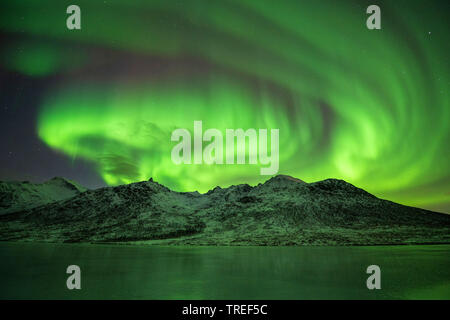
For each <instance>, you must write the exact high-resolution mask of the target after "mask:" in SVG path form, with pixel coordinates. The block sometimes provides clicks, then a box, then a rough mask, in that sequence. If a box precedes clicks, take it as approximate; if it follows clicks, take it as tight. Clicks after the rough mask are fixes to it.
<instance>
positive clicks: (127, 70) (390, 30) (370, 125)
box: [0, 0, 450, 212]
mask: <svg viewBox="0 0 450 320" xmlns="http://www.w3.org/2000/svg"><path fill="white" fill-rule="evenodd" d="M376 3H377V4H378V5H379V6H380V8H381V16H382V29H381V30H368V29H367V28H366V25H365V21H366V19H367V17H368V15H367V14H366V13H365V11H366V10H365V9H366V8H367V6H368V5H370V4H373V3H372V2H370V1H356V0H355V1H314V0H308V1H287V0H284V1H269V0H258V1H244V0H227V1H223V0H222V1H199V0H189V1H167V0H165V1H144V0H139V1H125V0H121V1H119V0H116V1H92V0H90V1H76V4H78V5H79V6H80V8H81V14H82V18H81V19H82V22H81V24H82V29H81V30H72V31H70V30H67V28H66V26H65V19H66V18H67V14H66V13H65V12H66V11H65V9H66V8H67V6H68V5H70V4H73V3H72V2H70V1H36V0H33V1H25V0H17V1H13V2H10V3H8V4H6V3H2V4H1V5H0V8H1V11H0V29H1V32H2V38H3V40H4V41H2V42H3V43H2V49H1V56H0V58H1V67H2V69H1V70H2V73H10V74H21V75H23V76H24V77H28V78H31V79H33V81H39V82H40V83H44V84H45V86H41V87H40V90H41V91H42V92H40V99H39V101H37V103H36V104H37V105H36V106H32V107H33V108H36V109H37V116H36V118H35V119H34V123H35V125H36V130H35V135H36V137H38V139H40V140H41V141H43V142H44V143H45V145H46V146H47V147H48V148H49V149H51V150H53V151H57V152H58V153H60V154H62V155H63V158H62V160H61V161H66V162H68V163H72V164H74V163H76V162H77V161H86V162H88V163H89V164H90V165H91V167H92V169H93V170H94V171H95V172H96V173H97V174H98V175H99V176H100V177H101V178H102V179H103V181H104V182H105V183H106V184H108V185H117V184H123V183H130V182H134V181H142V180H147V179H149V178H150V177H153V179H155V180H156V181H158V182H160V183H162V184H164V185H166V186H168V187H170V188H173V189H175V190H179V191H194V190H198V191H200V192H206V191H207V190H209V189H211V188H213V187H215V186H216V185H219V186H222V187H226V186H229V185H231V184H238V183H249V184H256V183H259V182H263V181H265V180H266V179H267V178H268V177H266V176H261V175H260V174H259V168H260V167H259V166H254V165H220V166H217V165H207V164H201V165H175V164H174V163H173V162H172V161H171V158H170V155H171V149H172V148H173V146H174V143H171V141H170V135H171V132H172V131H173V130H174V129H176V128H188V129H192V125H193V122H194V121H195V120H202V121H203V124H204V126H205V127H208V128H218V129H220V130H225V129H226V128H243V129H244V130H245V129H248V128H256V129H259V128H267V129H272V128H273V129H275V128H276V129H279V130H280V136H279V139H280V146H279V152H280V165H279V173H281V174H288V175H292V176H295V177H297V178H300V179H302V180H305V181H307V182H313V181H317V180H322V179H326V178H330V177H332V178H339V179H344V180H346V181H348V182H350V183H352V184H354V185H356V186H358V187H360V188H363V189H365V190H367V191H369V192H371V193H373V194H375V195H376V196H378V197H382V198H386V199H389V200H392V201H396V202H399V203H402V204H407V205H412V206H419V207H423V208H430V209H433V210H439V211H443V212H449V211H450V172H449V163H450V161H449V160H450V159H449V155H450V152H449V147H448V141H449V138H450V123H449V119H450V114H449V113H450V110H449V103H448V88H449V84H450V78H449V73H448V70H449V61H448V57H447V56H448V52H450V50H449V49H450V48H449V46H450V45H449V43H450V42H449V41H448V40H449V39H448V30H449V28H448V27H449V22H448V18H447V17H446V12H448V9H449V4H448V2H447V1H442V2H438V1H430V2H429V1H394V0H391V1H377V2H376ZM13 108H14V109H15V110H16V112H17V114H19V115H20V113H21V112H26V110H27V108H31V107H30V106H25V105H14V106H13ZM23 139H27V137H23ZM0 178H1V177H0ZM18 178H20V177H18ZM80 183H82V184H83V181H80Z"/></svg>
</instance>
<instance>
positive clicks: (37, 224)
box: [0, 175, 450, 245]
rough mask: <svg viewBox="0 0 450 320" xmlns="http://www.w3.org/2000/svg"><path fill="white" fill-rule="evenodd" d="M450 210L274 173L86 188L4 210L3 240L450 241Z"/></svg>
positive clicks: (341, 182) (175, 242)
mask: <svg viewBox="0 0 450 320" xmlns="http://www.w3.org/2000/svg"><path fill="white" fill-rule="evenodd" d="M449 231H450V216H449V215H446V214H441V213H436V212H432V211H428V210H423V209H418V208H413V207H407V206H403V205H400V204H397V203H394V202H391V201H388V200H383V199H379V198H377V197H375V196H374V195H372V194H370V193H368V192H366V191H365V190H363V189H360V188H357V187H356V186H354V185H352V184H350V183H347V182H345V181H344V180H338V179H326V180H323V181H318V182H313V183H306V182H304V181H302V180H300V179H296V178H293V177H290V176H282V175H279V176H275V177H272V178H270V179H268V180H267V181H266V182H264V183H260V184H258V185H256V186H250V185H248V184H239V185H233V186H230V187H228V188H220V187H215V188H213V189H211V190H209V191H208V192H206V193H203V194H200V193H198V192H177V191H172V190H170V189H169V188H167V187H165V186H163V185H161V184H159V183H157V182H155V181H153V179H150V180H149V181H142V182H136V183H131V184H127V185H121V186H115V187H104V188H100V189H95V190H86V191H84V192H80V193H78V194H76V195H75V196H73V197H71V198H67V199H62V200H58V201H55V202H52V203H47V204H43V205H40V206H38V207H34V208H29V209H24V210H21V211H19V212H15V213H10V214H7V215H3V216H0V240H3V241H49V242H114V243H123V242H126V243H145V244H169V245H376V244H412V243H450V232H449Z"/></svg>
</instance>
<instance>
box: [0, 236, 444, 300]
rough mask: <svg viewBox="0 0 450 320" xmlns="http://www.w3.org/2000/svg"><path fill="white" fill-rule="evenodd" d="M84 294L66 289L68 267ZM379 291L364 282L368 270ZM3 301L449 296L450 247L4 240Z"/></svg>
mask: <svg viewBox="0 0 450 320" xmlns="http://www.w3.org/2000/svg"><path fill="white" fill-rule="evenodd" d="M71 264H76V265H79V266H80V268H81V286H82V289H81V290H68V289H66V279H67V276H68V275H67V274H66V273H65V271H66V268H67V266H68V265H71ZM371 264H377V265H379V266H380V268H381V286H382V289H381V290H372V291H369V290H368V289H367V288H366V279H367V277H368V275H367V274H366V273H365V271H366V268H367V266H369V265H371ZM0 277H1V282H0V298H2V299H50V298H56V299H392V298H406V299H450V245H439V246H395V247H144V246H113V245H76V244H39V243H0Z"/></svg>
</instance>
